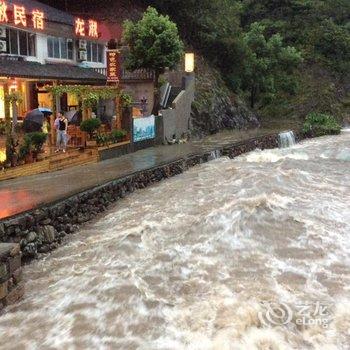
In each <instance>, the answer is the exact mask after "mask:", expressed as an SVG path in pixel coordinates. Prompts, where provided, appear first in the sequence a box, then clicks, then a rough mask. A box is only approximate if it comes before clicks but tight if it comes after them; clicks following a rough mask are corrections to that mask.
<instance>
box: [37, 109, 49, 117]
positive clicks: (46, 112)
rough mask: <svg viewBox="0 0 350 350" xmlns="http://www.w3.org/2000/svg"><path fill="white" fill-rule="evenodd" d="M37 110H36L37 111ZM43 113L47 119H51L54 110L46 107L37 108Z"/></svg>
mask: <svg viewBox="0 0 350 350" xmlns="http://www.w3.org/2000/svg"><path fill="white" fill-rule="evenodd" d="M35 110H36V109H34V111H35ZM37 110H39V111H40V112H41V113H44V116H45V117H49V116H50V115H51V114H52V110H51V109H50V108H45V107H39V108H37Z"/></svg>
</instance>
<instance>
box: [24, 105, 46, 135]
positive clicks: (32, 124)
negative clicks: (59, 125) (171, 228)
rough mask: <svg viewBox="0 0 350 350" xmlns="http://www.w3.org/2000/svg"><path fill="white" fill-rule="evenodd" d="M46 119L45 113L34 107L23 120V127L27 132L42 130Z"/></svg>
mask: <svg viewBox="0 0 350 350" xmlns="http://www.w3.org/2000/svg"><path fill="white" fill-rule="evenodd" d="M44 120H45V115H44V113H43V112H40V110H39V109H38V108H37V109H33V110H32V111H31V112H29V113H27V115H26V116H25V118H24V121H23V128H24V131H25V132H33V131H40V130H41V128H42V126H43V123H44Z"/></svg>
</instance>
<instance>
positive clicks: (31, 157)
mask: <svg viewBox="0 0 350 350" xmlns="http://www.w3.org/2000/svg"><path fill="white" fill-rule="evenodd" d="M25 161H26V163H33V161H34V158H33V153H32V152H30V153H29V154H27V155H26V158H25Z"/></svg>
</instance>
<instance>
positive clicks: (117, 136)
mask: <svg viewBox="0 0 350 350" xmlns="http://www.w3.org/2000/svg"><path fill="white" fill-rule="evenodd" d="M127 134H128V133H127V132H126V131H125V130H122V129H121V130H113V131H112V138H113V141H114V142H121V141H123V140H124V139H125V136H126V135H127Z"/></svg>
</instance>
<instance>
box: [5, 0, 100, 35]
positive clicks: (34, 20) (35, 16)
mask: <svg viewBox="0 0 350 350" xmlns="http://www.w3.org/2000/svg"><path fill="white" fill-rule="evenodd" d="M1 24H13V25H15V26H19V27H24V28H27V27H32V28H34V29H37V30H44V29H45V13H44V12H43V11H41V10H40V9H35V10H32V11H28V10H27V9H26V8H25V6H19V5H16V4H12V3H9V2H7V1H4V0H0V25H1ZM74 32H75V34H76V35H77V36H79V37H87V38H94V39H98V37H99V34H98V23H97V21H95V20H93V19H89V20H85V19H81V18H75V20H74Z"/></svg>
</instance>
